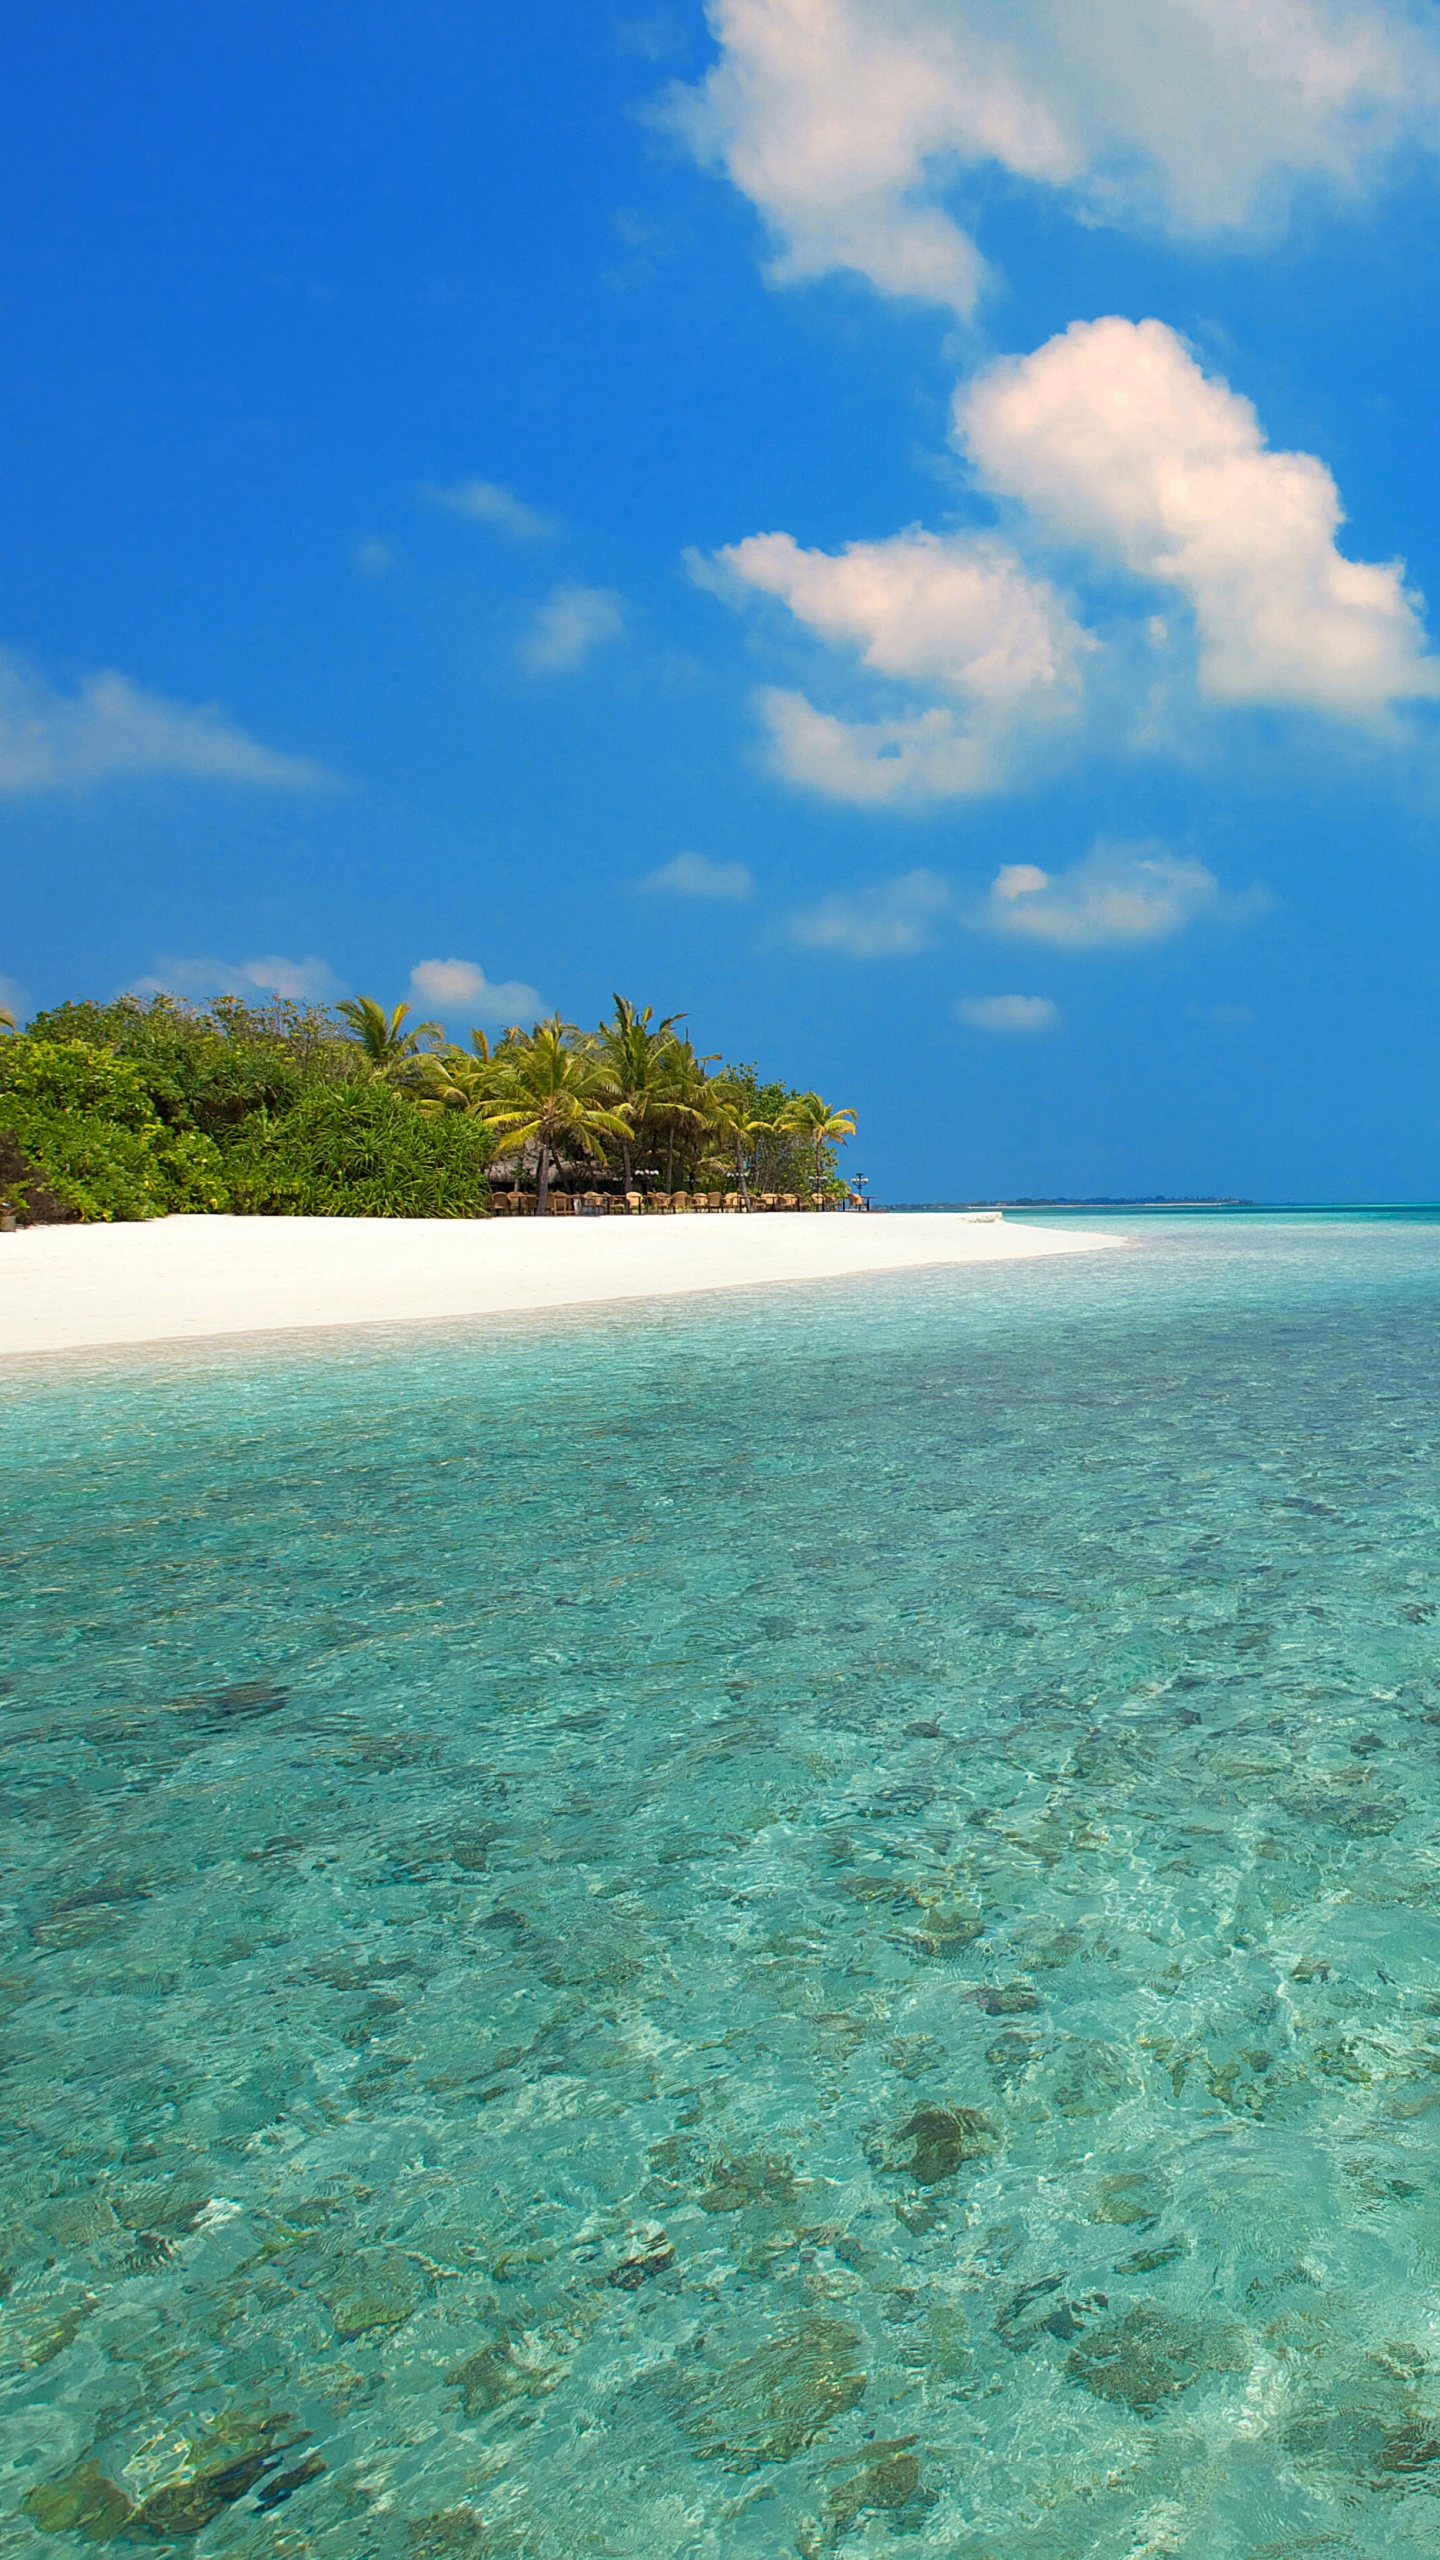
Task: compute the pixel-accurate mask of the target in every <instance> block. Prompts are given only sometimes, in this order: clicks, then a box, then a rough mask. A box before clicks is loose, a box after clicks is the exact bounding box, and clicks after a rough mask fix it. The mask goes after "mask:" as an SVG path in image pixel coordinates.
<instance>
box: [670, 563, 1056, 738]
mask: <svg viewBox="0 0 1440 2560" xmlns="http://www.w3.org/2000/svg"><path fill="white" fill-rule="evenodd" d="M720 558H721V560H722V561H723V562H724V563H725V566H726V567H727V568H728V569H730V570H731V571H732V572H733V573H734V575H735V576H736V577H738V578H740V579H741V580H743V582H744V584H745V585H746V586H749V587H753V588H756V589H758V590H759V591H760V592H761V593H762V594H765V595H771V596H777V597H778V598H779V599H780V601H781V602H782V603H783V604H786V605H788V606H789V608H790V611H791V612H792V613H793V614H794V616H795V618H796V620H797V621H798V622H803V623H805V624H807V625H808V627H809V628H810V629H811V630H812V631H816V632H818V633H819V634H820V636H821V638H822V639H824V640H828V641H830V642H832V643H838V644H842V645H845V646H848V647H850V648H852V649H854V650H856V651H857V652H858V653H859V656H860V658H861V660H862V662H863V664H864V665H866V666H867V667H872V668H873V669H874V670H875V672H876V674H877V675H883V676H894V677H901V678H905V679H908V680H910V681H912V682H919V683H922V684H926V685H931V686H938V687H940V688H941V689H942V690H943V691H945V692H947V693H952V694H955V695H956V696H958V698H959V699H960V700H961V701H963V702H968V703H973V704H976V705H977V706H983V707H985V708H987V709H991V710H994V711H997V712H999V713H1001V714H1002V715H1003V716H1009V715H1011V714H1013V712H1014V711H1015V710H1016V709H1017V708H1018V707H1019V706H1020V705H1021V704H1024V703H1028V702H1031V701H1034V700H1036V699H1037V698H1038V699H1039V700H1040V701H1042V702H1043V703H1044V704H1045V705H1046V707H1047V709H1048V708H1050V707H1051V706H1053V704H1054V701H1055V697H1056V695H1057V694H1059V695H1062V696H1064V695H1073V693H1074V691H1075V688H1076V684H1077V675H1078V660H1079V656H1080V652H1081V650H1082V648H1083V647H1084V635H1083V633H1081V632H1080V631H1079V630H1078V629H1077V627H1076V625H1075V623H1074V622H1073V621H1072V620H1071V618H1070V614H1069V612H1068V610H1067V608H1066V605H1065V602H1064V599H1063V598H1062V597H1061V596H1060V595H1059V594H1057V592H1056V590H1055V588H1054V587H1052V586H1051V585H1050V584H1049V582H1048V580H1046V579H1044V578H1037V577H1036V576H1034V575H1033V573H1032V572H1031V571H1030V570H1028V569H1027V568H1025V566H1024V564H1023V563H1022V562H1021V561H1020V560H1019V559H1018V558H1017V556H1016V554H1015V553H1014V551H1013V550H1012V549H1011V548H1010V545H1009V544H1008V543H1006V542H1002V541H1001V540H1000V539H999V537H998V536H996V535H994V534H983V533H982V534H958V533H957V534H944V533H926V532H923V531H921V530H920V529H919V528H915V529H912V530H911V531H910V532H908V533H897V534H892V535H891V536H890V537H889V539H888V540H886V541H884V542H852V543H849V544H847V546H846V548H845V549H844V550H843V551H842V552H839V553H832V552H829V551H802V550H801V548H800V545H799V544H798V543H797V542H796V541H795V540H794V539H793V537H792V536H791V535H790V534H788V533H754V534H751V535H750V536H749V538H748V540H746V541H744V542H736V543H732V544H731V545H730V547H729V548H728V549H727V550H724V551H722V552H721V554H720Z"/></svg>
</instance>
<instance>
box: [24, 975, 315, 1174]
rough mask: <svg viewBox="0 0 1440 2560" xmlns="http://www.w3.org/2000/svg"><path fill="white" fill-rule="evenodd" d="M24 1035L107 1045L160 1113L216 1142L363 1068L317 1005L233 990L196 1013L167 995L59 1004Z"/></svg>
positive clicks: (40, 1016) (175, 1124)
mask: <svg viewBox="0 0 1440 2560" xmlns="http://www.w3.org/2000/svg"><path fill="white" fill-rule="evenodd" d="M29 1036H30V1037H31V1038H32V1039H36V1040H43V1041H47V1042H52V1043H53V1042H60V1043H64V1044H67V1045H69V1044H73V1043H74V1042H75V1041H77V1040H79V1041H83V1042H84V1043H85V1044H86V1045H87V1046H88V1047H90V1048H93V1049H106V1050H109V1051H110V1052H112V1053H113V1054H114V1055H115V1056H116V1057H119V1058H123V1059H125V1060H126V1061H127V1062H128V1063H129V1064H130V1065H132V1066H133V1067H134V1068H135V1070H136V1073H137V1074H138V1076H139V1079H140V1084H141V1088H142V1090H143V1091H144V1092H145V1093H146V1094H147V1095H148V1096H149V1098H150V1100H151V1101H152V1102H153V1104H154V1106H155V1108H156V1110H157V1111H158V1112H159V1114H160V1117H161V1119H162V1120H164V1121H167V1122H168V1123H169V1125H170V1126H171V1127H172V1128H175V1129H198V1130H202V1131H204V1132H205V1133H206V1135H208V1136H210V1137H212V1138H217V1139H219V1140H220V1142H221V1143H222V1144H223V1143H224V1141H225V1139H226V1138H227V1137H228V1136H229V1135H230V1134H231V1133H232V1132H233V1131H234V1130H236V1129H237V1128H239V1127H240V1126H241V1124H242V1123H243V1122H244V1121H246V1120H247V1119H249V1118H250V1117H251V1115H252V1114H253V1113H255V1112H265V1113H268V1114H269V1115H271V1116H272V1117H273V1116H274V1115H275V1114H277V1113H279V1112H283V1111H288V1110H289V1109H290V1107H291V1106H292V1104H294V1103H295V1102H297V1101H298V1100H299V1098H300V1096H301V1094H302V1093H305V1092H307V1091H309V1090H310V1088H311V1087H312V1086H314V1085H317V1084H324V1083H334V1082H336V1081H339V1080H342V1079H344V1078H346V1077H351V1076H354V1075H356V1074H358V1073H359V1072H360V1071H361V1069H360V1061H359V1059H358V1057H357V1053H356V1049H355V1044H354V1042H353V1041H351V1040H348V1039H347V1038H346V1037H345V1036H344V1034H343V1033H342V1031H341V1030H340V1028H339V1026H338V1024H337V1023H336V1022H335V1021H334V1020H333V1019H332V1017H331V1016H330V1015H329V1014H328V1013H325V1012H324V1011H322V1010H321V1009H320V1008H319V1007H317V1006H313V1005H297V1004H290V1003H286V1002H281V1001H277V1002H275V1003H273V1004H267V1005H245V1004H242V1003H241V1002H240V1000H239V998H238V997H236V996H221V997H220V998H219V999H218V1000H217V1001H216V1002H215V1003H214V1004H212V1005H210V1006H208V1007H206V1008H205V1009H203V1010H200V1009H197V1008H196V1007H194V1006H192V1005H187V1004H181V1003H178V1002H177V1000H176V999H175V997H174V996H166V995H158V996H153V997H151V998H150V1000H149V1002H148V1003H142V1002H141V1000H140V998H139V997H138V996H117V997H116V999H115V1000H114V1002H113V1003H111V1004H88V1003H86V1004H62V1005H57V1006H56V1007H55V1008H54V1009H53V1010H52V1011H51V1012H49V1013H39V1014H37V1015H36V1016H35V1018H34V1020H33V1022H32V1023H31V1025H30V1033H29Z"/></svg>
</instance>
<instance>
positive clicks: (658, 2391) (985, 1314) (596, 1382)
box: [0, 1219, 1440, 2560]
mask: <svg viewBox="0 0 1440 2560" xmlns="http://www.w3.org/2000/svg"><path fill="white" fill-rule="evenodd" d="M1087 1223H1094V1221H1093V1220H1089V1221H1087ZM1122 1224H1123V1222H1122ZM1135 1232H1136V1233H1137V1235H1138V1236H1139V1237H1140V1245H1139V1249H1137V1250H1136V1251H1135V1252H1133V1253H1130V1254H1126V1255H1104V1256H1097V1257H1095V1259H1094V1260H1093V1261H1086V1262H1084V1263H1080V1262H1070V1263H1065V1264H1059V1265H1040V1266H1032V1267H1022V1268H1018V1269H1003V1270H998V1271H997V1270H989V1271H987V1270H984V1269H980V1270H976V1271H972V1272H969V1273H965V1272H946V1273H939V1274H934V1275H921V1276H919V1277H912V1278H903V1279H890V1280H885V1281H883V1282H880V1283H876V1284H855V1283H843V1284H839V1285H836V1286H831V1287H827V1288H816V1289H797V1290H793V1291H783V1292H774V1293H770V1294H768V1295H766V1296H764V1297H760V1296H757V1297H755V1298H750V1299H740V1298H735V1297H724V1298H716V1299H711V1300H706V1301H693V1302H673V1301H672V1302H670V1303H669V1304H667V1305H664V1306H657V1307H656V1308H654V1309H653V1310H650V1311H647V1312H646V1313H645V1314H644V1315H643V1317H637V1316H636V1314H635V1313H634V1312H633V1311H626V1312H625V1313H624V1314H622V1315H618V1316H610V1315H600V1316H593V1315H592V1316H589V1317H584V1318H573V1319H568V1320H563V1321H559V1322H556V1321H547V1322H546V1323H545V1324H544V1325H543V1326H536V1327H533V1328H532V1327H527V1326H525V1325H523V1324H518V1325H512V1326H510V1327H508V1328H492V1329H490V1330H489V1331H488V1332H486V1333H484V1334H472V1333H469V1332H466V1331H463V1330H457V1331H448V1332H443V1333H438V1332H437V1333H429V1332H415V1331H405V1332H397V1333H393V1334H388V1333H387V1334H380V1333H377V1334H374V1335H365V1336H352V1337H350V1338H348V1339H346V1340H344V1341H337V1340H322V1341H317V1340H315V1339H313V1338H312V1339H310V1340H306V1341H300V1340H297V1341H294V1342H291V1343H288V1344H284V1345H279V1346H270V1347H258V1346H255V1345H253V1344H252V1345H247V1346H245V1347H243V1348H227V1347H225V1346H217V1347H216V1348H214V1349H213V1350H211V1351H208V1352H207V1351H199V1352H197V1351H190V1352H187V1353H185V1354H184V1355H183V1356H179V1355H177V1356H176V1357H174V1358H173V1359H170V1358H166V1357H158V1358H157V1357H154V1356H148V1355H145V1356H138V1357H125V1358H117V1359H114V1360H109V1361H104V1362H77V1363H74V1364H70V1365H67V1364H60V1363H56V1364H53V1365H51V1366H50V1367H48V1368H47V1369H46V1370H44V1371H43V1372H40V1371H37V1370H28V1371H22V1370H21V1369H19V1368H17V1369H15V1370H13V1371H11V1372H10V1373H9V1374H8V1376H7V1377H6V1378H5V1380H4V1382H3V1385H0V1402H3V1405H4V1411H5V1423H6V1479H5V1484H6V1510H7V1531H6V1540H5V1546H6V1554H5V1580H6V1587H7V1589H8V1592H9V1594H10V1599H11V1607H10V1610H9V1612H8V1618H9V1628H10V1632H9V1634H8V1638H7V1647H6V1652H5V1656H4V1660H3V1672H4V1679H3V1684H0V1685H3V1692H4V1694H3V1698H0V1710H3V1721H0V1731H3V1735H4V1741H5V1745H6V1750H5V1758H4V1762H3V1770H0V1784H3V1797H0V1820H3V1829H4V1853H5V1854H4V1871H5V1878H6V1886H5V1890H6V1894H7V1899H8V1904H9V1911H8V1919H9V1926H8V1929H7V1937H6V1949H5V1955H4V1960H3V1961H4V1973H3V1984H0V1988H3V1994H4V2012H5V2015H4V2025H3V2063H4V2070H5V2085H4V2117H5V2126H4V2132H3V2147H0V2203H3V2229H4V2242H3V2260H4V2265H5V2267H6V2269H7V2271H8V2272H7V2276H6V2279H5V2282H6V2294H5V2299H4V2302H3V2305H0V2345H3V2366H4V2371H3V2384H4V2438H5V2440H4V2447H3V2455H4V2464H5V2468H4V2472H3V2481H4V2486H3V2490H0V2512H3V2514H4V2517H5V2522H4V2525H3V2544H4V2548H5V2549H6V2550H7V2551H10V2550H14V2551H15V2552H17V2553H19V2552H25V2553H32V2554H34V2555H37V2560H38V2555H49V2560H66V2555H68V2554H76V2555H78V2554H81V2553H89V2552H93V2551H94V2550H95V2549H96V2547H97V2546H102V2547H103V2546H104V2545H105V2544H106V2543H109V2544H111V2545H113V2547H115V2548H116V2549H117V2550H124V2549H126V2548H134V2547H145V2548H150V2549H156V2548H161V2549H163V2548H171V2549H176V2550H198V2552H199V2553H200V2555H201V2560H205V2555H209V2554H216V2555H219V2554H222V2553H223V2554H233V2555H245V2560H281V2555H296V2560H299V2555H309V2554H315V2555H317V2560H318V2556H319V2555H324V2560H392V2555H393V2560H442V2555H450V2554H461V2555H466V2554H468V2555H471V2556H472V2560H491V2555H493V2556H494V2560H581V2555H588V2554H592V2553H593V2554H606V2555H609V2554H614V2555H620V2560H672V2555H674V2560H680V2555H686V2556H687V2560H688V2555H692V2554H694V2555H700V2554H711V2553H713V2554H716V2555H724V2560H731V2555H735V2556H736V2560H740V2556H741V2555H752V2554H753V2555H755V2556H756V2560H761V2555H764V2560H773V2556H774V2555H784V2554H789V2553H792V2552H793V2553H796V2554H799V2555H802V2560H803V2556H805V2555H818V2554H822V2553H828V2552H832V2551H834V2552H840V2553H843V2554H847V2555H852V2560H860V2555H864V2554H867V2553H875V2552H885V2553H890V2552H892V2551H894V2552H895V2553H896V2554H897V2560H899V2555H900V2554H903V2552H904V2551H905V2550H906V2549H910V2550H914V2551H917V2552H926V2553H932V2552H933V2553H936V2554H943V2555H945V2560H1142V2555H1151V2554H1153V2555H1162V2554H1163V2555H1170V2554H1177V2555H1184V2560H1262V2555H1263V2560H1281V2555H1286V2560H1288V2556H1289V2555H1292V2554H1293V2555H1297V2560H1298V2555H1300V2554H1321V2553H1323V2554H1325V2555H1327V2560H1391V2555H1401V2554H1404V2555H1407V2556H1408V2555H1414V2560H1421V2555H1424V2560H1432V2555H1433V2554H1434V2552H1435V2550H1436V2548H1437V2545H1440V2222H1437V2218H1436V2211H1435V2207H1436V2201H1437V2189H1440V2156H1437V2136H1440V1861H1437V1854H1436V1850H1437V1842H1440V1544H1437V1515H1440V1464H1437V1460H1440V1328H1437V1315H1440V1225H1437V1224H1427V1223H1419V1224H1374V1223H1363V1222H1360V1221H1349V1220H1340V1221H1328V1222H1325V1221H1316V1222H1308V1221H1303V1220H1301V1221H1290V1222H1279V1221H1277V1222H1274V1223H1269V1222H1265V1221H1257V1220H1254V1219H1247V1220H1243V1221H1241V1220H1237V1221H1233V1222H1232V1221H1225V1220H1191V1221H1185V1220H1175V1221H1167V1220H1159V1221H1152V1220H1147V1221H1145V1222H1143V1223H1142V1224H1141V1225H1139V1226H1137V1227H1136V1229H1135ZM77 1594H78V1595H79V1602H78V1607H77ZM321 2466H323V2467H321Z"/></svg>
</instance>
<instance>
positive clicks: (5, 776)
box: [0, 652, 334, 792]
mask: <svg viewBox="0 0 1440 2560" xmlns="http://www.w3.org/2000/svg"><path fill="white" fill-rule="evenodd" d="M155 773H170V774H182V775H188V776H191V777H192V778H193V779H195V780H196V781H201V782H248V783H259V784H263V785H266V786H268V787H269V788H271V789H276V790H283V791H313V790H316V789H320V788H324V787H325V786H326V785H328V784H330V783H332V782H333V780H334V777H333V775H331V774H328V773H327V772H326V770H325V768H324V766H323V765H319V764H314V763H312V762H311V760H310V758H309V757H308V756H291V755H281V754H278V753H277V752H276V750H275V749H274V748H273V747H262V746H261V745H260V744H259V743H258V741H257V740H256V739H254V738H249V737H247V736H246V734H245V732H244V730H243V729H237V728H236V727H235V725H234V723H233V721H231V720H229V719H228V718H227V717H226V715H225V713H224V712H223V711H222V710H221V709H220V708H219V706H218V704H216V703H201V704H190V703H184V702H167V701H166V700H165V699H164V697H163V695H161V694H158V693H146V692H144V691H143V690H142V689H141V687H140V686H139V685H134V684H131V682H130V681H129V678H128V677H126V676H121V675H115V674H114V673H106V674H102V675H94V676H86V677H84V678H83V679H82V681H81V684H80V687H79V690H78V691H77V692H75V693H62V692H60V691H59V690H58V689H57V688H56V687H55V686H53V685H50V684H47V683H46V682H45V680H44V678H43V677H41V676H38V675H36V674H34V673H33V671H32V670H31V669H30V668H28V667H26V666H24V665H22V664H21V662H20V661H19V660H18V659H17V658H14V657H10V656H7V655H5V654H4V653H3V652H0V792H5V791H14V792H23V791H77V790H84V789H85V788H86V786H87V785H89V784H90V783H94V782H103V781H106V780H110V779H112V778H114V777H117V776H120V775H124V774H155Z"/></svg>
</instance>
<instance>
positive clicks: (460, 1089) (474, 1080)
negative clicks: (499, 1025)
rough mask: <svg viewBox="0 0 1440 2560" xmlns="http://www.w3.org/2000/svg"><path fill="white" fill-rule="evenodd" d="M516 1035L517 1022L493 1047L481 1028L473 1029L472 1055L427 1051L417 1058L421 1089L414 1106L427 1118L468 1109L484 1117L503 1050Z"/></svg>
mask: <svg viewBox="0 0 1440 2560" xmlns="http://www.w3.org/2000/svg"><path fill="white" fill-rule="evenodd" d="M519 1038H520V1031H519V1027H518V1025H516V1026H515V1027H513V1028H512V1029H511V1030H509V1031H507V1032H506V1034H505V1036H504V1039H503V1040H502V1041H501V1042H500V1043H499V1045H498V1047H496V1048H494V1049H492V1048H491V1046H490V1043H489V1041H488V1040H487V1039H486V1037H485V1034H484V1032H483V1031H479V1030H472V1031H471V1034H470V1047H471V1050H472V1052H473V1055H471V1056H469V1057H467V1056H466V1054H465V1051H464V1050H463V1049H453V1048H452V1049H438V1050H437V1049H431V1050H429V1051H427V1052H426V1053H425V1055H424V1056H423V1057H421V1058H420V1059H419V1060H418V1061H417V1064H418V1067H419V1072H420V1074H421V1076H422V1077H423V1078H424V1089H423V1092H422V1095H421V1099H420V1101H419V1102H418V1103H417V1104H416V1109H417V1110H419V1111H422V1112H423V1113H424V1115H425V1117H426V1119H427V1120H433V1119H435V1118H436V1117H437V1115H438V1114H439V1113H440V1112H442V1111H469V1112H473V1113H476V1114H478V1115H480V1116H481V1117H484V1116H485V1115H486V1114H487V1113H488V1110H489V1106H490V1103H491V1101H492V1099H493V1097H494V1095H495V1094H496V1092H497V1091H498V1089H499V1085H500V1081H501V1079H502V1077H503V1074H504V1070H505V1053H506V1051H507V1049H508V1048H509V1047H510V1046H511V1044H512V1043H513V1042H515V1041H518V1040H519Z"/></svg>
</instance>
